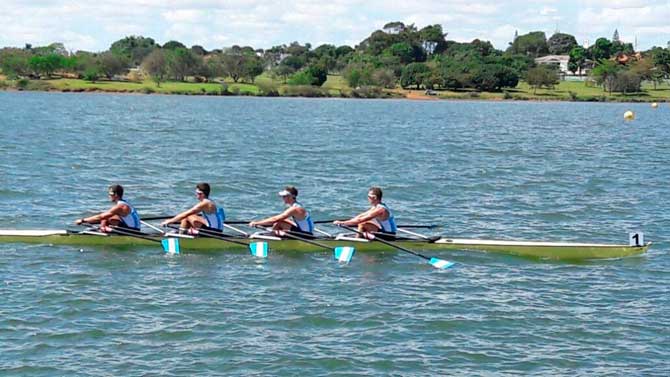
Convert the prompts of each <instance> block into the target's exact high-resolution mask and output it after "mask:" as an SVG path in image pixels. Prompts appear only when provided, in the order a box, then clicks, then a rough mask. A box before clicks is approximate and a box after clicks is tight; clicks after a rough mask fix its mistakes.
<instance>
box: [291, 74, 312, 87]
mask: <svg viewBox="0 0 670 377" xmlns="http://www.w3.org/2000/svg"><path fill="white" fill-rule="evenodd" d="M313 81H314V77H312V75H310V74H309V72H307V71H300V72H296V73H295V74H294V75H293V76H291V78H290V79H289V80H288V84H289V85H312V82H313Z"/></svg>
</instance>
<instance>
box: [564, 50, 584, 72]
mask: <svg viewBox="0 0 670 377" xmlns="http://www.w3.org/2000/svg"><path fill="white" fill-rule="evenodd" d="M585 64H586V50H585V49H584V47H581V46H576V47H574V48H573V49H572V50H570V60H569V61H568V69H569V70H570V71H571V72H572V73H573V74H575V73H576V72H579V74H580V75H581V74H582V69H584V65H585Z"/></svg>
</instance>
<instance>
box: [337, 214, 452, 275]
mask: <svg viewBox="0 0 670 377" xmlns="http://www.w3.org/2000/svg"><path fill="white" fill-rule="evenodd" d="M339 226H340V227H342V228H344V229H347V230H349V231H352V232H356V233H358V234H360V235H362V236H364V237H366V238H367V237H368V236H369V237H370V239H372V240H374V241H377V242H381V243H383V244H384V245H387V246H391V247H393V248H396V249H398V250H402V251H404V252H406V253H410V254H412V255H416V256H417V257H421V258H423V259H425V260H427V261H428V263H429V264H430V265H431V266H433V267H435V268H439V269H442V270H446V269H447V268H449V267H452V266H453V265H454V262H449V261H446V260H444V259H439V258H435V257H432V258H431V257H427V256H425V255H423V254H420V253H417V252H416V251H412V250H410V249H407V248H404V247H402V246H399V245H396V244H394V243H393V242H390V241H386V240H383V239H381V238H379V237H377V236H375V235H374V234H370V235H368V234H365V233H363V232H359V231H358V229H354V228H350V227H348V226H346V225H339Z"/></svg>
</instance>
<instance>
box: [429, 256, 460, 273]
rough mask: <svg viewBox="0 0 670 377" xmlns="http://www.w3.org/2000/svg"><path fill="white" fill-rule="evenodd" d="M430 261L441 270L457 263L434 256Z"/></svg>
mask: <svg viewBox="0 0 670 377" xmlns="http://www.w3.org/2000/svg"><path fill="white" fill-rule="evenodd" d="M428 263H430V265H431V266H433V267H435V268H439V269H440V270H446V269H447V268H451V267H453V266H454V265H455V264H456V263H454V262H449V261H447V260H444V259H439V258H434V257H433V258H430V261H429V262H428Z"/></svg>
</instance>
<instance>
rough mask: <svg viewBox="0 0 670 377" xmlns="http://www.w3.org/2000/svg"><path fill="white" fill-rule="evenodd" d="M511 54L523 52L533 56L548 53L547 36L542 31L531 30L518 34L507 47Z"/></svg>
mask: <svg viewBox="0 0 670 377" xmlns="http://www.w3.org/2000/svg"><path fill="white" fill-rule="evenodd" d="M508 51H509V52H511V53H513V54H525V55H530V56H533V57H538V56H544V55H546V54H548V53H549V46H548V45H547V36H546V35H545V34H544V32H543V31H533V32H530V33H528V34H524V35H520V36H518V37H517V38H516V39H515V40H514V41H513V42H512V43H511V44H510V47H509V49H508Z"/></svg>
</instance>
